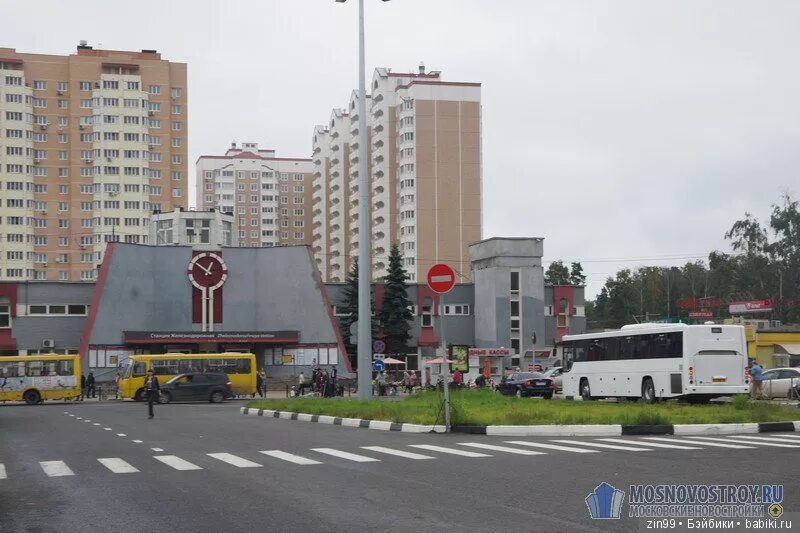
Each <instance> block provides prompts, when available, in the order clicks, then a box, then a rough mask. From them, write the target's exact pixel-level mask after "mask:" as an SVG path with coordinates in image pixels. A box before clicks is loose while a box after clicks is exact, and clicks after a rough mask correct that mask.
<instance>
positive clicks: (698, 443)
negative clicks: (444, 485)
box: [0, 433, 800, 484]
mask: <svg viewBox="0 0 800 533" xmlns="http://www.w3.org/2000/svg"><path fill="white" fill-rule="evenodd" d="M436 442H437V443H436V444H429V443H406V444H395V445H392V446H359V447H358V448H357V449H355V450H346V449H340V448H330V447H316V448H309V449H307V450H292V451H285V450H258V451H252V452H249V451H248V452H237V453H231V452H226V451H215V452H210V453H201V452H197V451H193V452H188V453H189V455H184V454H181V455H184V456H183V457H181V456H179V455H173V454H167V453H164V450H163V449H162V448H150V450H152V452H151V453H152V455H150V454H148V455H146V456H144V457H143V456H141V455H139V456H138V459H137V460H131V459H130V458H122V457H99V458H97V459H96V461H97V462H96V463H93V464H98V463H99V464H100V465H102V467H104V468H103V470H101V471H105V472H106V473H110V474H128V475H130V476H131V477H135V475H136V474H139V473H142V472H153V471H155V470H157V469H159V468H166V469H168V470H175V471H180V472H191V471H197V470H206V469H208V470H213V469H217V468H225V467H232V468H237V469H249V468H263V467H270V466H273V467H274V466H275V465H277V464H279V463H284V464H287V465H293V466H305V467H314V466H317V467H319V466H320V465H326V464H327V465H341V464H344V463H357V464H363V465H364V467H367V468H376V467H378V468H379V467H380V465H374V464H375V463H381V462H382V461H405V460H410V461H418V460H454V461H458V460H467V461H468V460H474V459H484V458H491V457H493V456H500V455H516V456H525V457H526V458H525V459H522V458H521V459H520V460H531V461H536V460H537V459H538V457H537V456H542V455H545V456H546V455H550V456H558V455H561V456H569V455H572V454H598V453H606V454H614V453H616V454H622V455H623V456H624V454H625V453H628V452H651V454H653V453H659V452H661V453H703V452H704V451H705V452H708V451H709V450H710V451H714V450H715V449H716V450H720V449H724V450H753V449H756V448H789V449H794V448H800V435H796V434H788V433H787V434H780V433H772V434H768V435H765V434H759V435H756V434H750V435H716V436H701V435H696V436H689V435H684V436H680V437H671V436H648V437H633V436H631V437H624V438H600V437H589V438H578V437H573V438H569V439H561V438H550V439H546V438H540V439H531V440H523V439H515V440H488V439H487V440H485V441H476V440H464V441H461V440H459V439H447V440H444V439H441V440H437V441H436ZM137 449H138V450H141V449H142V448H137ZM356 452H357V453H356ZM588 457H591V456H588ZM528 458H529V459H528ZM3 460H4V457H2V456H0V461H3ZM371 463H372V464H373V465H374V466H369V465H370V464H371ZM76 464H77V465H80V466H75V465H76ZM89 464H92V463H89ZM38 465H39V468H40V471H41V473H42V474H44V476H45V478H70V477H73V478H80V476H81V475H82V474H84V475H90V476H95V475H97V471H96V470H94V469H92V467H91V466H87V463H86V462H85V461H83V460H82V461H79V462H76V463H75V464H73V465H68V464H67V461H65V460H58V459H53V458H49V459H48V460H45V461H39V462H38ZM33 472H34V471H33V470H31V469H30V468H27V466H26V465H16V464H13V463H9V462H8V460H5V462H0V484H1V483H8V482H9V481H10V480H12V479H13V478H15V477H24V476H30V475H35V473H33ZM187 475H189V474H187Z"/></svg>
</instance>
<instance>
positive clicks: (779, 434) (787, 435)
mask: <svg viewBox="0 0 800 533" xmlns="http://www.w3.org/2000/svg"><path fill="white" fill-rule="evenodd" d="M773 435H775V436H776V437H777V436H781V437H787V438H790V439H800V435H795V434H794V433H773Z"/></svg>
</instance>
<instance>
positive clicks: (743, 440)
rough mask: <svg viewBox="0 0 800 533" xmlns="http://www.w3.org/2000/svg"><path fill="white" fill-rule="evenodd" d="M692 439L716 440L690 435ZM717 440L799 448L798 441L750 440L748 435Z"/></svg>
mask: <svg viewBox="0 0 800 533" xmlns="http://www.w3.org/2000/svg"><path fill="white" fill-rule="evenodd" d="M694 439H704V440H706V439H707V440H716V439H715V438H713V437H692V440H694ZM719 440H722V441H724V442H737V443H739V444H748V445H752V446H772V447H773V448H800V442H798V443H797V444H789V443H788V442H786V441H779V442H780V444H779V443H778V442H771V441H766V440H756V439H752V440H751V439H750V438H748V437H733V438H728V439H719Z"/></svg>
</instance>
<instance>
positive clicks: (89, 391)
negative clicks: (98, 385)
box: [86, 370, 95, 398]
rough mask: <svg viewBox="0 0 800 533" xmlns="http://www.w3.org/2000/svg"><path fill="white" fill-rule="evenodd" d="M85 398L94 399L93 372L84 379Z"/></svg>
mask: <svg viewBox="0 0 800 533" xmlns="http://www.w3.org/2000/svg"><path fill="white" fill-rule="evenodd" d="M86 396H87V397H89V396H91V397H92V398H95V388H94V372H93V371H91V370H90V371H89V376H88V377H87V378H86Z"/></svg>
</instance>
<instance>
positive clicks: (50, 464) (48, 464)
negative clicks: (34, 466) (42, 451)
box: [39, 461, 75, 477]
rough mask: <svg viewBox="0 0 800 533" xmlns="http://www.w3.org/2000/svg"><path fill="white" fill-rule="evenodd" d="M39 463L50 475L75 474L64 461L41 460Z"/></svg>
mask: <svg viewBox="0 0 800 533" xmlns="http://www.w3.org/2000/svg"><path fill="white" fill-rule="evenodd" d="M39 464H40V465H41V467H42V470H44V473H45V474H47V476H48V477H62V476H74V475H75V472H73V471H72V470H70V468H69V467H68V466H67V463H65V462H64V461H39Z"/></svg>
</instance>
